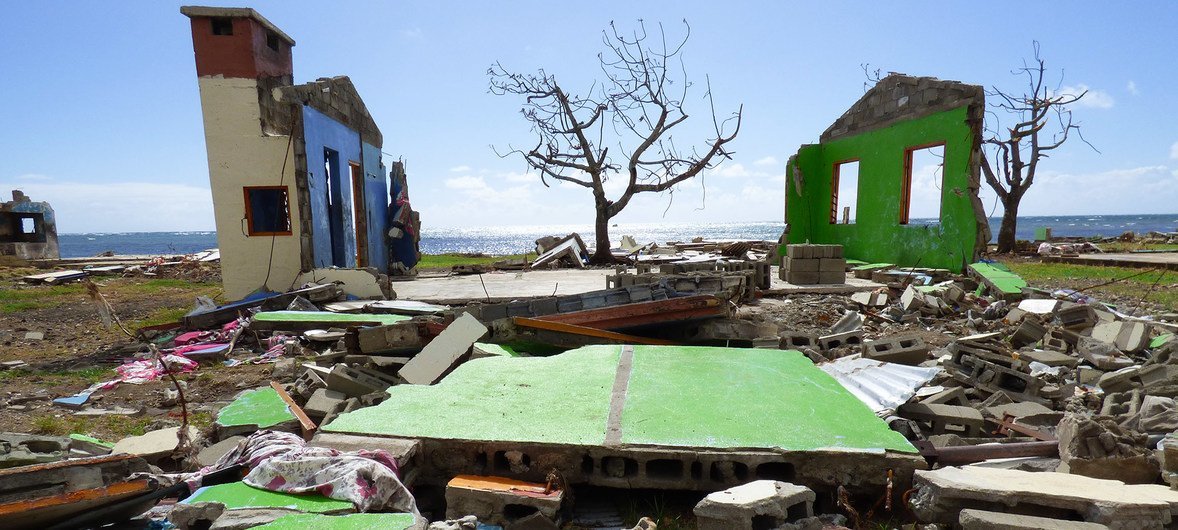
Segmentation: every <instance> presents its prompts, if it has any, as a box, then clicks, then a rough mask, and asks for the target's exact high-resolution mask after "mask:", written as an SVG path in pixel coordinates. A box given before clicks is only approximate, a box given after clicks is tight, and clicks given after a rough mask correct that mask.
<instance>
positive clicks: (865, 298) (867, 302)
mask: <svg viewBox="0 0 1178 530" xmlns="http://www.w3.org/2000/svg"><path fill="white" fill-rule="evenodd" d="M851 301H852V302H855V303H856V304H859V305H861V306H864V307H883V306H886V305H888V293H876V292H872V293H853V294H851Z"/></svg>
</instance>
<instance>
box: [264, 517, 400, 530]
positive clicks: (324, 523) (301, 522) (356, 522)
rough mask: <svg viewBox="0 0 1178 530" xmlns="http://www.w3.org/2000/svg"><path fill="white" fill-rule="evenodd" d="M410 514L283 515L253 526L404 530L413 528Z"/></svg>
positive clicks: (286, 529)
mask: <svg viewBox="0 0 1178 530" xmlns="http://www.w3.org/2000/svg"><path fill="white" fill-rule="evenodd" d="M413 523H414V520H413V514H411V513H353V514H350V515H322V514H314V513H300V514H294V515H285V516H282V517H279V518H278V519H275V520H274V522H272V523H268V524H264V525H262V526H255V527H254V528H257V529H263V528H264V529H266V530H309V529H316V530H318V529H323V530H370V529H375V528H379V529H381V530H406V529H407V528H409V527H411V526H413Z"/></svg>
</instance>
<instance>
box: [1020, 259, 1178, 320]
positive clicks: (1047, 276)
mask: <svg viewBox="0 0 1178 530" xmlns="http://www.w3.org/2000/svg"><path fill="white" fill-rule="evenodd" d="M1006 265H1007V266H1009V267H1010V270H1011V271H1014V273H1015V274H1018V275H1019V276H1022V277H1023V279H1024V280H1026V281H1027V283H1028V284H1030V285H1032V286H1050V287H1056V288H1067V289H1076V290H1081V289H1083V290H1084V292H1085V293H1088V294H1090V295H1092V296H1095V297H1096V298H1100V297H1101V296H1102V295H1105V296H1107V295H1112V296H1116V297H1120V298H1129V299H1133V300H1134V301H1136V300H1140V299H1141V297H1142V296H1146V299H1145V300H1146V301H1147V302H1153V303H1156V304H1161V305H1162V306H1164V307H1165V308H1166V310H1167V311H1174V310H1175V308H1176V307H1178V272H1175V271H1165V270H1160V271H1152V272H1147V271H1149V269H1134V268H1128V267H1100V266H1094V265H1078V264H1072V263H1038V262H1008V263H1006ZM1134 275H1136V276H1134ZM1130 276H1133V277H1132V278H1129V277H1130ZM1122 278H1126V279H1124V280H1122V281H1118V282H1116V283H1113V284H1110V285H1104V286H1101V287H1094V286H1096V285H1099V284H1102V283H1105V282H1108V281H1112V280H1118V279H1122ZM1155 282H1156V283H1157V286H1156V287H1155V286H1154V284H1155ZM1151 289H1152V290H1151ZM1147 293H1148V295H1147ZM1134 303H1136V302H1134Z"/></svg>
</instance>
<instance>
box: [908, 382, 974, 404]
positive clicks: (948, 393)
mask: <svg viewBox="0 0 1178 530" xmlns="http://www.w3.org/2000/svg"><path fill="white" fill-rule="evenodd" d="M920 402H921V403H925V404H928V405H957V406H961V407H968V406H970V403H969V398H967V397H966V396H965V389H964V388H961V387H959V386H955V387H953V388H946V389H945V390H942V391H940V392H937V393H936V394H933V395H931V396H929V397H926V398H924V399H922V400H920Z"/></svg>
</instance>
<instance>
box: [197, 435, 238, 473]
mask: <svg viewBox="0 0 1178 530" xmlns="http://www.w3.org/2000/svg"><path fill="white" fill-rule="evenodd" d="M244 439H245V437H244V436H230V437H228V438H226V439H224V440H221V441H219V442H217V443H215V444H213V445H210V446H208V447H206V448H204V449H201V450H200V452H199V453H197V454H196V462H197V463H198V464H200V466H201V467H207V466H211V465H213V464H216V463H217V460H220V459H221V457H222V456H225V455H226V454H228V453H229V451H232V450H233V449H235V448H237V444H239V443H241V441H242V440H244Z"/></svg>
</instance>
